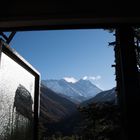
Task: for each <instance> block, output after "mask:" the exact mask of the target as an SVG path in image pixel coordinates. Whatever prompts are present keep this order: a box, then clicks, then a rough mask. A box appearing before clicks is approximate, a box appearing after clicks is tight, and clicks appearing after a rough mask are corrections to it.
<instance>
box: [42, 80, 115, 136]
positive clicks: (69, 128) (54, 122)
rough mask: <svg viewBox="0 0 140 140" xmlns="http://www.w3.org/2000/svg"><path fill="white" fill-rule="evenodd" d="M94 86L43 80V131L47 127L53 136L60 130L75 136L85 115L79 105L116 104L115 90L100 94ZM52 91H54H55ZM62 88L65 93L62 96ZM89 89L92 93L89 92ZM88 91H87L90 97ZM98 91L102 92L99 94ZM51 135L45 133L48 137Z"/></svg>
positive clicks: (83, 82)
mask: <svg viewBox="0 0 140 140" xmlns="http://www.w3.org/2000/svg"><path fill="white" fill-rule="evenodd" d="M48 83H49V84H48ZM53 83H55V84H53ZM91 84H92V83H90V81H87V80H79V81H78V82H76V83H69V82H67V81H65V80H63V79H62V80H49V81H46V80H45V81H42V84H41V94H40V123H41V124H42V125H43V126H44V128H47V130H46V131H47V132H48V133H49V134H50V135H52V134H53V133H54V132H57V131H60V132H62V133H63V134H66V135H68V134H70V135H71V134H73V131H74V129H75V126H76V125H77V124H78V123H80V122H82V121H83V120H82V115H81V114H80V112H79V111H78V107H79V106H81V107H82V106H87V105H88V104H91V103H97V102H112V101H113V102H114V100H115V99H116V96H115V88H112V89H111V90H107V91H101V90H100V89H98V88H97V87H96V86H95V85H93V86H92V85H91ZM48 85H49V86H48ZM56 85H57V86H56ZM88 86H89V87H88ZM65 88H66V89H65ZM52 89H55V91H54V90H52ZM57 89H58V91H57ZM60 89H61V92H63V93H60ZM88 89H90V90H89V91H88ZM92 89H95V92H92ZM56 91H57V92H56ZM64 91H66V93H64ZM68 91H70V93H72V95H71V94H70V93H68ZM74 91H76V92H74ZM84 91H85V93H84ZM86 91H88V92H87V93H88V94H87V93H86ZM97 91H101V92H100V93H97ZM78 93H79V94H78ZM75 97H76V98H78V97H80V100H78V99H76V101H74V98H75ZM81 98H82V100H81ZM45 133H46V132H45ZM48 133H46V134H47V135H49V134H48Z"/></svg>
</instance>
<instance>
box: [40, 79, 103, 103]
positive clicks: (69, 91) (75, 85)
mask: <svg viewBox="0 0 140 140" xmlns="http://www.w3.org/2000/svg"><path fill="white" fill-rule="evenodd" d="M71 80H72V81H71ZM42 84H43V85H45V86H46V87H48V88H50V89H51V90H53V91H54V92H56V93H58V94H63V95H65V96H68V97H69V98H71V99H74V100H75V99H76V100H77V101H78V102H81V101H84V100H87V99H89V98H91V97H94V96H95V95H96V94H97V93H99V92H101V91H102V90H101V89H100V88H98V87H96V86H95V85H94V84H92V82H91V81H90V80H83V79H80V80H79V81H75V79H73V78H70V80H69V78H68V79H60V80H44V81H42Z"/></svg>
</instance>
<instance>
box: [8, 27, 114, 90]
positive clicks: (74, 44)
mask: <svg viewBox="0 0 140 140" xmlns="http://www.w3.org/2000/svg"><path fill="white" fill-rule="evenodd" d="M111 41H114V36H113V34H112V33H109V32H108V31H105V30H103V29H96V30H95V29H92V30H90V29H88V30H87V29H86V30H85V29H84V30H53V31H30V32H17V34H16V35H15V37H14V38H13V40H12V42H11V43H10V46H11V47H12V48H14V49H15V50H16V51H17V52H19V53H20V54H21V55H22V56H23V57H24V58H25V59H26V60H28V62H29V63H30V64H32V65H33V66H34V67H35V68H36V69H37V70H38V71H39V72H40V73H41V79H61V78H63V77H74V78H76V79H78V80H79V79H80V78H83V77H85V76H86V78H87V79H90V80H92V82H93V83H95V84H96V85H99V86H100V87H101V88H102V89H104V90H106V89H110V88H112V87H114V86H115V76H114V73H115V70H114V68H111V65H112V64H113V63H114V51H113V48H112V47H109V46H108V42H111Z"/></svg>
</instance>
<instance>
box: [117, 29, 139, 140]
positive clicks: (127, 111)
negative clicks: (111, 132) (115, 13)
mask: <svg viewBox="0 0 140 140" xmlns="http://www.w3.org/2000/svg"><path fill="white" fill-rule="evenodd" d="M115 57H116V80H117V91H118V100H119V104H120V108H121V115H122V130H123V134H124V135H123V137H124V138H122V139H123V140H136V139H137V140H138V139H140V132H139V129H138V128H139V126H140V125H139V124H140V123H139V122H140V117H139V116H140V115H139V114H140V109H139V107H140V90H139V88H140V87H139V80H138V68H137V63H136V54H135V47H134V32H133V29H132V28H131V27H119V28H117V29H116V46H115Z"/></svg>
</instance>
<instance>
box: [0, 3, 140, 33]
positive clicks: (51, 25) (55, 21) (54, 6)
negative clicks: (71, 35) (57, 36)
mask: <svg viewBox="0 0 140 140" xmlns="http://www.w3.org/2000/svg"><path fill="white" fill-rule="evenodd" d="M118 24H122V25H124V24H125V25H126V24H131V25H140V12H139V4H137V3H134V2H133V3H130V2H129V1H128V2H127V3H124V4H123V3H121V2H118V1H112V2H109V1H103V2H102V1H99V2H97V1H92V2H91V1H89V0H86V1H84V2H82V1H80V2H79V3H78V1H76V0H65V1H62V0H39V1H35V0H34V1H33V0H21V1H20V0H19V1H12V0H11V1H9V2H8V0H4V1H3V2H2V3H1V9H0V30H34V29H35V30H37V29H67V28H68V29H69V28H92V27H93V28H94V27H111V26H112V27H113V26H117V25H118Z"/></svg>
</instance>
